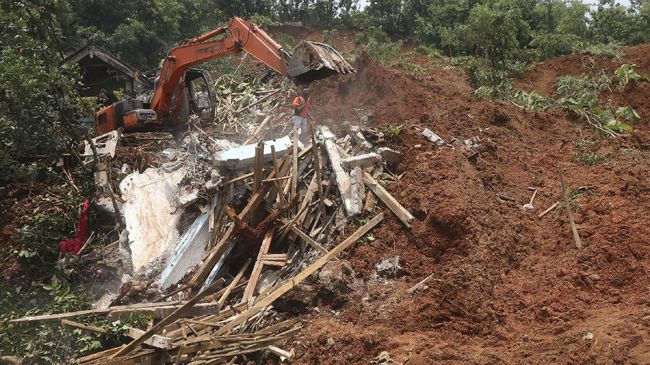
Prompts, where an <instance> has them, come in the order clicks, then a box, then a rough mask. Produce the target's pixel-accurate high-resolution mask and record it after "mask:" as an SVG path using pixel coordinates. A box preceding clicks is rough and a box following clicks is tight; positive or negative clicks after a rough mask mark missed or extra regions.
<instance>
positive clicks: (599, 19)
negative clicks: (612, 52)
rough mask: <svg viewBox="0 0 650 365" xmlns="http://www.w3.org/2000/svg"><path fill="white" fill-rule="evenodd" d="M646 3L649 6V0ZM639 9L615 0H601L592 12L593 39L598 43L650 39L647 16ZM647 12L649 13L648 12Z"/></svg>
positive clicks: (625, 42) (639, 41)
mask: <svg viewBox="0 0 650 365" xmlns="http://www.w3.org/2000/svg"><path fill="white" fill-rule="evenodd" d="M645 4H646V5H644V7H645V8H647V7H648V5H647V1H646V3H645ZM636 6H637V7H638V10H635V9H634V8H626V7H624V6H622V5H620V4H617V3H615V2H614V0H600V1H599V3H598V7H597V8H596V10H595V11H592V12H591V18H592V21H591V33H592V39H593V40H594V41H596V42H598V43H610V42H619V43H622V44H638V43H641V42H645V41H648V40H650V34H648V22H647V20H648V19H647V16H646V17H645V19H644V14H643V13H642V12H641V10H642V9H641V5H640V4H637V5H636ZM646 14H647V13H646Z"/></svg>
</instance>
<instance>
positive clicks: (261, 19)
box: [248, 14, 282, 28]
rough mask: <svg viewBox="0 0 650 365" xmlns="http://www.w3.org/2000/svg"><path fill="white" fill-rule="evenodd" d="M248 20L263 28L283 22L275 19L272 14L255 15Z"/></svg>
mask: <svg viewBox="0 0 650 365" xmlns="http://www.w3.org/2000/svg"><path fill="white" fill-rule="evenodd" d="M248 21H249V22H251V23H253V24H256V25H259V26H260V27H262V28H267V27H273V26H278V25H281V24H282V23H280V22H278V21H276V20H274V19H273V18H271V17H270V16H268V15H262V14H255V15H253V16H251V17H250V18H248Z"/></svg>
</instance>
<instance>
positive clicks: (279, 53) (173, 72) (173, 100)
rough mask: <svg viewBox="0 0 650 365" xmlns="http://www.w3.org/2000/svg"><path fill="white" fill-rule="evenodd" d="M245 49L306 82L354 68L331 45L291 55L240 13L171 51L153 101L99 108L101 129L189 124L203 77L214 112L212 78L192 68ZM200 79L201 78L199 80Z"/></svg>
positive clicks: (303, 46)
mask: <svg viewBox="0 0 650 365" xmlns="http://www.w3.org/2000/svg"><path fill="white" fill-rule="evenodd" d="M242 51H245V52H247V53H248V54H250V55H251V56H252V57H254V58H255V59H257V60H259V61H260V62H263V63H265V64H266V65H268V66H269V67H270V68H272V69H273V70H274V71H276V72H278V73H280V74H282V75H285V76H288V77H290V78H291V79H293V80H294V82H296V83H301V84H304V83H308V82H310V81H313V80H316V79H321V78H324V77H328V76H330V75H333V74H337V73H351V72H355V71H354V68H353V67H352V66H351V65H350V64H349V63H348V62H347V61H346V60H345V59H344V58H343V57H342V56H341V54H340V53H338V52H337V51H336V50H335V49H334V48H333V47H331V46H329V45H327V44H324V43H317V42H310V41H303V42H302V43H300V44H299V45H298V46H297V47H296V49H295V50H294V52H293V55H291V54H289V53H288V52H287V51H286V50H284V49H283V48H282V46H280V45H279V44H278V43H277V42H275V41H274V40H273V39H272V38H271V37H270V36H269V35H268V34H267V33H266V32H264V30H262V29H261V28H260V27H258V26H256V25H254V24H252V23H249V22H247V21H246V20H244V19H241V18H238V17H235V18H233V19H232V20H231V21H230V23H229V24H228V26H225V27H219V28H217V29H215V30H213V31H211V32H209V33H206V34H204V35H202V36H199V37H196V38H193V39H191V40H189V41H186V42H185V43H183V44H181V45H179V46H177V47H175V48H174V49H172V51H171V52H170V53H169V54H168V55H167V56H166V57H165V59H164V62H163V64H162V69H161V71H160V76H159V77H158V78H157V80H156V81H155V82H154V93H153V96H152V97H151V100H150V101H149V102H145V101H142V100H138V99H125V100H121V101H118V102H116V103H113V104H112V105H109V106H107V107H105V108H103V109H101V110H99V111H98V112H97V114H96V115H95V127H96V130H97V133H98V134H104V133H107V132H110V131H112V130H116V129H119V128H123V129H124V130H142V129H150V128H155V127H170V126H171V127H173V126H177V125H181V124H185V123H186V122H187V119H188V118H189V115H190V113H192V112H197V110H196V109H197V108H196V106H197V104H198V100H197V97H196V95H197V94H199V92H197V90H195V89H198V88H199V87H198V86H196V85H200V84H201V82H200V81H201V80H202V81H203V83H204V86H206V87H204V90H203V91H201V92H200V93H202V94H203V96H204V99H203V108H202V111H203V112H206V111H208V113H207V114H209V112H210V110H212V111H213V110H214V106H213V104H212V95H211V94H210V88H209V87H208V86H207V85H208V79H207V77H206V75H205V74H204V73H203V72H202V71H200V70H196V69H193V68H192V66H195V65H197V64H199V63H202V62H206V61H209V60H212V59H215V58H219V57H224V56H228V55H232V54H236V53H239V52H242ZM197 80H198V81H199V82H195V81H197ZM206 93H207V98H205V96H206V95H205V94H206ZM206 99H207V106H206ZM211 108H212V109H211Z"/></svg>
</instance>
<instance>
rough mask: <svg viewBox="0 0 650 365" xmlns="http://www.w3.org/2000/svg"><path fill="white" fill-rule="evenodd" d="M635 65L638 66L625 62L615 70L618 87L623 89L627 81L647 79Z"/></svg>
mask: <svg viewBox="0 0 650 365" xmlns="http://www.w3.org/2000/svg"><path fill="white" fill-rule="evenodd" d="M634 67H636V65H634V64H632V65H631V64H629V63H624V64H622V65H621V66H620V67H619V68H617V69H616V71H614V75H615V76H616V78H618V88H619V89H620V90H623V89H624V88H625V86H626V85H627V83H628V82H630V81H631V80H632V81H635V82H639V81H641V80H643V79H645V78H644V77H643V76H641V75H640V74H639V73H638V72H636V70H635V69H634Z"/></svg>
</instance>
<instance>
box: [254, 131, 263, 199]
mask: <svg viewBox="0 0 650 365" xmlns="http://www.w3.org/2000/svg"><path fill="white" fill-rule="evenodd" d="M263 166H264V142H261V141H260V142H259V143H257V146H255V171H253V172H254V174H253V191H254V192H258V191H259V190H260V187H261V186H262V167H263Z"/></svg>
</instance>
